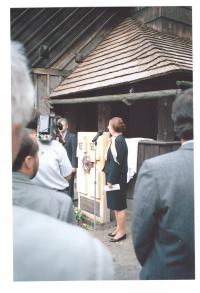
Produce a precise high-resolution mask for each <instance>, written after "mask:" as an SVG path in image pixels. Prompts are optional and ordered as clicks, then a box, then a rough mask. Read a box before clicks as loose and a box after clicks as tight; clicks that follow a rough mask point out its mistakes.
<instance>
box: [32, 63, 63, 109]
mask: <svg viewBox="0 0 200 293" xmlns="http://www.w3.org/2000/svg"><path fill="white" fill-rule="evenodd" d="M66 74H67V72H66V71H63V70H54V69H45V68H33V69H32V78H33V83H34V88H35V96H36V100H35V104H36V105H35V106H36V107H37V108H38V110H39V111H40V112H41V113H49V112H50V108H49V106H48V97H49V94H50V92H51V91H52V90H53V89H54V88H55V87H56V86H57V85H58V84H59V83H60V82H61V81H62V79H63V77H64V76H65V75H66Z"/></svg>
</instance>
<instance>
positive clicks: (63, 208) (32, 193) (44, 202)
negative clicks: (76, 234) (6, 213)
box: [12, 172, 76, 224]
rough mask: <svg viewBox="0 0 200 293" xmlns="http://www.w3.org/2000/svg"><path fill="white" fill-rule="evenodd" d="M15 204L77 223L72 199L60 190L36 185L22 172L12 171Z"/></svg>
mask: <svg viewBox="0 0 200 293" xmlns="http://www.w3.org/2000/svg"><path fill="white" fill-rule="evenodd" d="M12 190H13V204H14V205H17V206H21V207H26V208H29V209H31V210H35V211H37V212H40V213H44V214H47V215H49V216H52V217H54V218H58V219H59V220H62V221H65V222H68V223H72V224H75V223H76V220H75V215H74V209H73V204H72V200H71V198H70V197H69V196H67V195H66V196H65V195H64V194H63V193H61V192H59V191H55V190H53V189H49V188H46V187H43V186H39V185H35V184H33V183H32V181H31V180H30V179H29V177H27V176H25V175H24V174H22V173H21V172H13V173H12Z"/></svg>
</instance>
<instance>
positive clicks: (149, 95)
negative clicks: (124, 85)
mask: <svg viewBox="0 0 200 293" xmlns="http://www.w3.org/2000/svg"><path fill="white" fill-rule="evenodd" d="M179 93H181V90H175V89H172V90H161V91H152V92H142V93H131V94H121V95H108V96H98V97H87V98H74V99H49V102H50V103H51V104H64V105H66V104H85V103H104V102H124V103H125V102H126V104H128V103H131V102H132V103H133V102H134V101H137V100H145V99H158V98H164V97H167V98H168V97H175V96H176V95H177V94H179Z"/></svg>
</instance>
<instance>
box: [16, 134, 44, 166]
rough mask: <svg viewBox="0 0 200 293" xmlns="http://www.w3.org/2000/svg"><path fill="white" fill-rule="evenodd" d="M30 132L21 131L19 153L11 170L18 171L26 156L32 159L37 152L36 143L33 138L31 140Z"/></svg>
mask: <svg viewBox="0 0 200 293" xmlns="http://www.w3.org/2000/svg"><path fill="white" fill-rule="evenodd" d="M30 133H31V132H30V130H28V129H23V130H22V140H21V145H20V150H19V153H18V155H17V157H16V159H15V161H14V163H13V166H12V170H13V171H18V170H19V169H20V168H21V167H22V164H23V162H24V160H25V158H26V157H27V156H31V157H34V156H35V155H36V153H37V152H38V149H39V147H38V143H37V141H36V140H35V141H34V139H33V138H31V135H30Z"/></svg>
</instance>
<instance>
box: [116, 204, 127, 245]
mask: <svg viewBox="0 0 200 293" xmlns="http://www.w3.org/2000/svg"><path fill="white" fill-rule="evenodd" d="M115 212H116V221H117V227H118V229H117V233H116V235H115V237H114V239H118V238H120V237H122V236H124V234H126V229H125V220H126V212H125V210H121V211H115Z"/></svg>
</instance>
